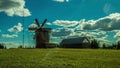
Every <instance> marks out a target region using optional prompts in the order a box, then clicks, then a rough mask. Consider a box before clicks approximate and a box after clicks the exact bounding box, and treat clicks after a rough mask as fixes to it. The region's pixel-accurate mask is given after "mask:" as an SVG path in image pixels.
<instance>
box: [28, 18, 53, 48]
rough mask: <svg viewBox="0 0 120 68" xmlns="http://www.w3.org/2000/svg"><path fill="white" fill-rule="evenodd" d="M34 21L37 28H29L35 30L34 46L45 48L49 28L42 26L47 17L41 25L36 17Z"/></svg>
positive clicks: (48, 37)
mask: <svg viewBox="0 0 120 68" xmlns="http://www.w3.org/2000/svg"><path fill="white" fill-rule="evenodd" d="M35 21H36V24H37V26H38V28H29V30H32V31H35V40H36V48H46V46H47V45H48V44H49V39H50V35H49V33H50V32H51V28H44V27H43V26H44V24H45V23H46V21H47V19H45V20H44V22H43V23H42V25H41V26H40V24H39V22H38V20H37V19H35Z"/></svg>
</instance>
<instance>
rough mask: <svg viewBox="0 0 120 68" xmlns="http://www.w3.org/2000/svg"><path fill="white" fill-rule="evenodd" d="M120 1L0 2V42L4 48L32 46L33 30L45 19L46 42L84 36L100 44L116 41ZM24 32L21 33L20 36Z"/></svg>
mask: <svg viewBox="0 0 120 68" xmlns="http://www.w3.org/2000/svg"><path fill="white" fill-rule="evenodd" d="M119 1H120V0H36V1H34V0H0V43H4V44H5V45H6V46H7V47H18V46H19V45H22V44H23V34H24V41H25V42H24V44H25V45H26V46H33V45H35V40H34V39H33V36H34V32H31V31H29V30H28V27H36V24H35V22H34V19H35V18H37V19H38V20H39V22H40V24H41V23H42V22H43V20H44V19H45V18H47V19H48V21H47V23H46V24H45V26H44V27H45V28H52V32H51V34H50V37H51V39H50V41H51V42H54V43H59V42H60V41H61V40H62V39H65V38H73V37H84V36H85V37H88V38H90V39H97V40H98V41H100V42H101V43H106V44H112V43H116V42H117V41H119V40H120V7H119V4H120V2H119ZM23 30H24V33H23Z"/></svg>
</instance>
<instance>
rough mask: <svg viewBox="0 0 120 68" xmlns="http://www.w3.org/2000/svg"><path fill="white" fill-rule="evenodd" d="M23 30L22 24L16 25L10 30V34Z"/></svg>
mask: <svg viewBox="0 0 120 68" xmlns="http://www.w3.org/2000/svg"><path fill="white" fill-rule="evenodd" d="M22 30H23V27H22V24H21V23H18V25H15V26H13V27H11V28H10V29H8V31H9V32H21V31H22Z"/></svg>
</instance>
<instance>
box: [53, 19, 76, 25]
mask: <svg viewBox="0 0 120 68" xmlns="http://www.w3.org/2000/svg"><path fill="white" fill-rule="evenodd" d="M53 24H55V25H57V26H63V27H71V26H75V25H77V24H78V21H68V20H56V21H54V22H53Z"/></svg>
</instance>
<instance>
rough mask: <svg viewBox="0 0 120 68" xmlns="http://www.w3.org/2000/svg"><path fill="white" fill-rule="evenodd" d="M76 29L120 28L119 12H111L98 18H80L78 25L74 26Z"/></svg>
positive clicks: (104, 29) (107, 29) (108, 29)
mask: <svg viewBox="0 0 120 68" xmlns="http://www.w3.org/2000/svg"><path fill="white" fill-rule="evenodd" d="M76 29H78V30H103V31H111V30H119V29H120V13H113V14H110V15H109V16H106V17H103V18H100V19H98V20H89V21H85V20H82V22H80V24H79V26H77V27H76Z"/></svg>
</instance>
